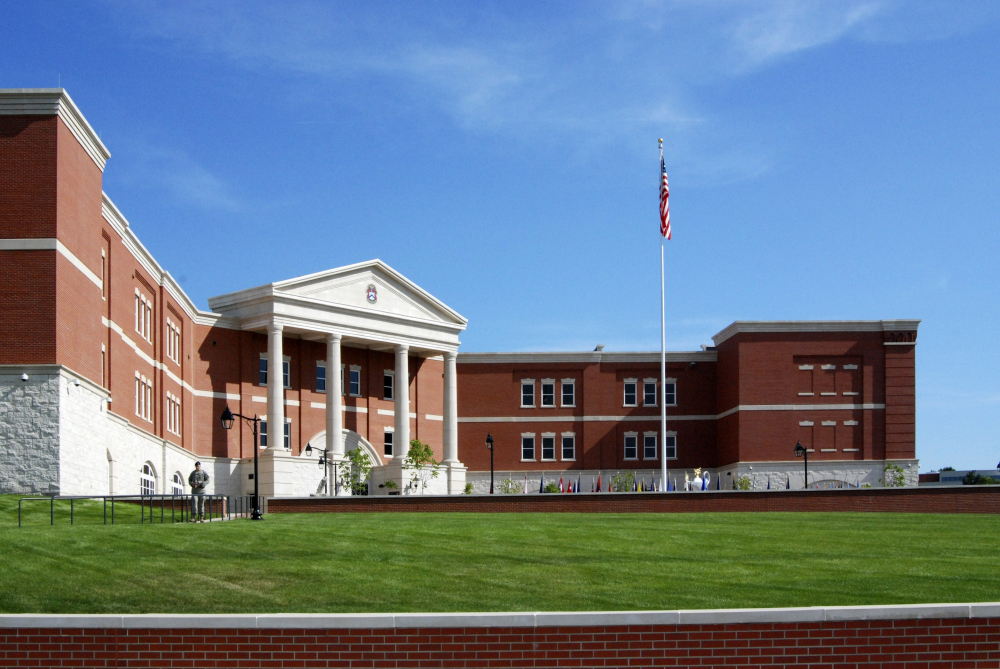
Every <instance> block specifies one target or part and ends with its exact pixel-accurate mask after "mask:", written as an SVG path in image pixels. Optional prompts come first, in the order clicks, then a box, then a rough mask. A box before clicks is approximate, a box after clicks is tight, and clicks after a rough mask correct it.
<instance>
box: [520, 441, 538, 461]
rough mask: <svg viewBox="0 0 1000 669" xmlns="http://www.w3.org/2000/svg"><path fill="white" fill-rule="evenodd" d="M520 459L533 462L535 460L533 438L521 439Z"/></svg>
mask: <svg viewBox="0 0 1000 669" xmlns="http://www.w3.org/2000/svg"><path fill="white" fill-rule="evenodd" d="M521 459H522V460H534V459H535V438H534V437H521Z"/></svg>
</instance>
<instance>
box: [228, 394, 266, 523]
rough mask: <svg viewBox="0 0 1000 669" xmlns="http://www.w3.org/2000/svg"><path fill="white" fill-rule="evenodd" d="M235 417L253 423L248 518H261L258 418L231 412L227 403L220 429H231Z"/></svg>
mask: <svg viewBox="0 0 1000 669" xmlns="http://www.w3.org/2000/svg"><path fill="white" fill-rule="evenodd" d="M237 418H242V419H243V420H245V421H246V422H248V423H252V424H253V512H251V514H250V520H263V519H264V517H263V516H262V515H261V513H260V488H259V487H258V486H259V485H260V477H259V476H258V475H257V473H258V471H257V469H258V468H257V452H258V451H259V450H260V448H259V447H258V446H257V425H258V424H259V423H260V418H258V417H257V416H254V417H253V418H248V417H247V416H241V415H240V414H238V413H233V412H232V411H230V410H229V405H228V404H227V405H226V410H225V411H223V412H222V418H221V420H222V429H224V430H231V429H233V423H235V422H236V419H237Z"/></svg>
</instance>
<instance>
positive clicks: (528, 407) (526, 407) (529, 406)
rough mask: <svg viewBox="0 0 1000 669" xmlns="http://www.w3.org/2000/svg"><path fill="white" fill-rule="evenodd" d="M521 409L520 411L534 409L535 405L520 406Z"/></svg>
mask: <svg viewBox="0 0 1000 669" xmlns="http://www.w3.org/2000/svg"><path fill="white" fill-rule="evenodd" d="M521 408H522V409H534V408H535V405H534V404H522V405H521Z"/></svg>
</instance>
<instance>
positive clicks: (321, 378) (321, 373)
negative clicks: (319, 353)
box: [316, 362, 326, 393]
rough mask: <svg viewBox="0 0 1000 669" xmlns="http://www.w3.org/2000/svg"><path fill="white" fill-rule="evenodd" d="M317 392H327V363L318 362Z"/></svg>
mask: <svg viewBox="0 0 1000 669" xmlns="http://www.w3.org/2000/svg"><path fill="white" fill-rule="evenodd" d="M316 392H318V393H325V392H326V363H322V362H317V363H316Z"/></svg>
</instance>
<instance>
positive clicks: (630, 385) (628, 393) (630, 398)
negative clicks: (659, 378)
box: [625, 379, 639, 407]
mask: <svg viewBox="0 0 1000 669" xmlns="http://www.w3.org/2000/svg"><path fill="white" fill-rule="evenodd" d="M638 383H639V382H638V381H637V380H636V379H625V406H627V407H634V406H635V405H636V386H637V385H638Z"/></svg>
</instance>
